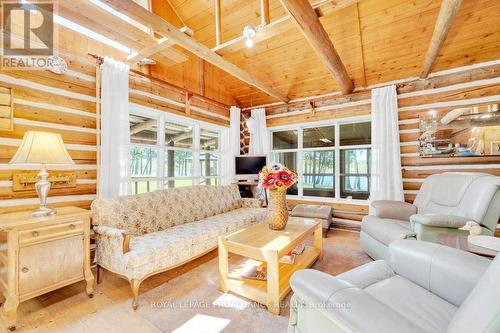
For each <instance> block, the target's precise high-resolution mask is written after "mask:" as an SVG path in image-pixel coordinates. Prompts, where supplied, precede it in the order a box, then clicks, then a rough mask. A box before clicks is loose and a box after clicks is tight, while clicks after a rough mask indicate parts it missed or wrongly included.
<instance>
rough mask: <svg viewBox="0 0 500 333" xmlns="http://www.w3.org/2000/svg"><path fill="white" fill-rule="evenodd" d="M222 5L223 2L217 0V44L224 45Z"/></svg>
mask: <svg viewBox="0 0 500 333" xmlns="http://www.w3.org/2000/svg"><path fill="white" fill-rule="evenodd" d="M221 19H222V4H221V0H215V43H216V44H217V45H220V44H221V43H222V21H221Z"/></svg>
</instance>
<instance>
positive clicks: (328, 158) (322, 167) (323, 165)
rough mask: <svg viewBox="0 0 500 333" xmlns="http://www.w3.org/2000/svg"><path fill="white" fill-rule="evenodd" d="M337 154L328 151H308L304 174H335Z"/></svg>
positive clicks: (305, 157) (305, 158)
mask: <svg viewBox="0 0 500 333" xmlns="http://www.w3.org/2000/svg"><path fill="white" fill-rule="evenodd" d="M334 156H335V153H334V152H333V150H328V151H306V152H304V161H303V164H302V165H303V168H302V172H303V173H304V174H325V173H327V174H333V173H334V172H335V168H334V161H335V158H334Z"/></svg>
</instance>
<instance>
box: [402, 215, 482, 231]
mask: <svg viewBox="0 0 500 333" xmlns="http://www.w3.org/2000/svg"><path fill="white" fill-rule="evenodd" d="M410 221H411V222H412V223H420V224H424V225H427V226H429V227H442V228H453V229H458V228H461V227H463V226H464V225H465V224H466V223H467V222H468V221H472V220H471V219H469V218H466V217H463V216H456V215H446V214H414V215H412V216H410ZM474 222H475V221H474Z"/></svg>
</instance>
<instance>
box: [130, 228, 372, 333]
mask: <svg viewBox="0 0 500 333" xmlns="http://www.w3.org/2000/svg"><path fill="white" fill-rule="evenodd" d="M332 233H334V232H332ZM338 233H340V232H338ZM350 237H352V236H350ZM350 237H348V238H345V236H343V233H342V234H339V235H338V237H335V236H333V237H330V238H328V239H327V240H325V242H324V243H325V244H324V257H323V259H322V260H320V261H318V262H316V264H315V265H314V268H315V269H318V270H321V271H325V272H328V273H330V274H339V273H341V272H344V271H346V270H348V269H351V268H353V267H356V266H359V265H361V264H363V263H366V262H368V261H370V259H369V258H368V257H367V256H366V255H365V254H364V253H363V252H362V251H360V250H359V248H358V246H357V244H356V245H355V246H353V245H352V238H350ZM343 239H344V241H346V240H345V239H347V242H348V244H347V243H344V244H343ZM335 240H338V242H336V241H335ZM352 247H353V248H352ZM289 299H290V295H289V296H288V297H287V299H286V300H285V305H284V308H283V309H282V314H281V315H280V316H275V315H273V314H271V313H269V312H267V311H266V309H265V307H263V306H261V305H258V304H256V303H254V302H251V301H249V300H246V299H243V298H241V297H238V296H235V295H233V294H227V295H225V294H223V293H221V292H220V291H219V290H218V262H217V258H215V259H212V260H210V261H208V262H206V263H204V264H202V265H200V266H198V267H196V268H194V269H193V270H191V271H189V272H187V273H185V274H183V275H181V276H179V277H177V278H174V279H172V280H170V281H169V282H168V283H164V284H162V285H160V286H158V287H156V288H153V289H150V290H148V291H145V292H144V293H143V294H141V301H140V307H139V309H138V310H137V311H138V312H139V314H140V315H141V316H143V317H145V318H146V320H147V321H149V322H151V323H152V324H153V325H154V326H156V327H157V328H159V329H160V330H161V331H163V332H176V333H179V332H190V333H191V332H203V333H211V332H256V333H257V332H273V333H275V332H276V333H277V332H286V330H287V325H288V317H289V308H288V306H287V305H286V303H288V301H289Z"/></svg>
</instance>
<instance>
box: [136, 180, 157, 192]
mask: <svg viewBox="0 0 500 333" xmlns="http://www.w3.org/2000/svg"><path fill="white" fill-rule="evenodd" d="M157 184H158V183H157V181H156V180H151V181H147V180H139V181H132V194H141V193H146V192H151V191H156V189H157Z"/></svg>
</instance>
